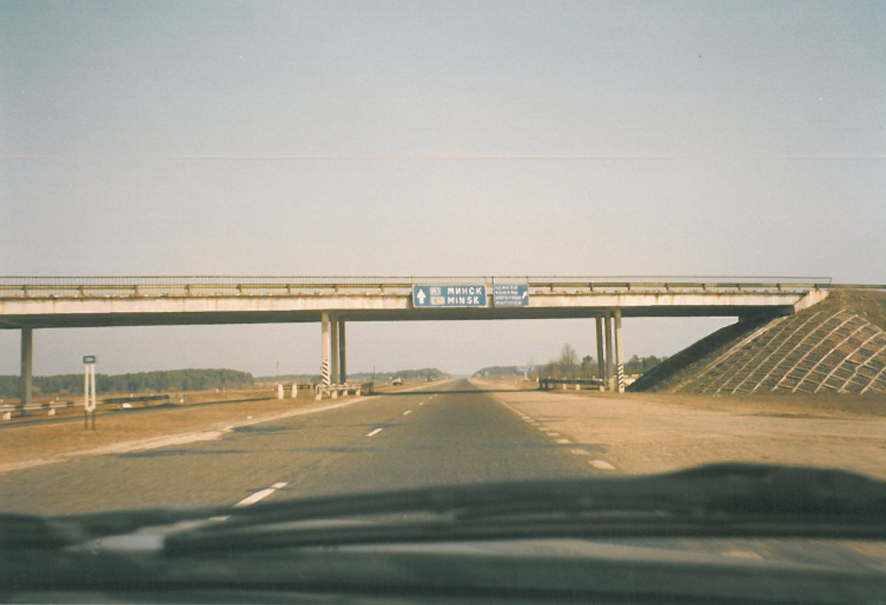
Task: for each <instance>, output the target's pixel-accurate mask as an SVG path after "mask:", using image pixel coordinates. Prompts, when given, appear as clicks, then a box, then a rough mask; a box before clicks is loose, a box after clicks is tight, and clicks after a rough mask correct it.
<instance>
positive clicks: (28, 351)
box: [19, 328, 34, 416]
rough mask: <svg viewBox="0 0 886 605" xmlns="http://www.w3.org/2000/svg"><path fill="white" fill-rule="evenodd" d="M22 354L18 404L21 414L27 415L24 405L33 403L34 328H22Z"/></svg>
mask: <svg viewBox="0 0 886 605" xmlns="http://www.w3.org/2000/svg"><path fill="white" fill-rule="evenodd" d="M21 349H22V351H21V352H22V355H21V383H20V390H19V406H20V408H21V409H20V413H21V415H22V416H26V415H28V414H29V413H30V412H28V411H27V408H26V407H25V406H30V405H31V404H32V403H33V391H34V389H33V374H34V330H33V329H32V328H22V347H21Z"/></svg>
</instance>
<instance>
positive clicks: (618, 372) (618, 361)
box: [615, 308, 625, 393]
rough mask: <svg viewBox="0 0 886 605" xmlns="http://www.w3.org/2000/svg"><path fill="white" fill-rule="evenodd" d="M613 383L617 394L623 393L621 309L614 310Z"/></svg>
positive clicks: (623, 365)
mask: <svg viewBox="0 0 886 605" xmlns="http://www.w3.org/2000/svg"><path fill="white" fill-rule="evenodd" d="M615 382H616V385H615V386H616V390H617V391H618V392H619V393H624V392H625V362H624V342H623V340H622V335H621V309H619V308H616V309H615Z"/></svg>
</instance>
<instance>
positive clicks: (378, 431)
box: [366, 429, 384, 437]
mask: <svg viewBox="0 0 886 605" xmlns="http://www.w3.org/2000/svg"><path fill="white" fill-rule="evenodd" d="M383 430H384V429H375V430H374V431H371V432H369V433H366V436H367V437H374V436H376V435H378V434H379V433H381V432H382V431H383Z"/></svg>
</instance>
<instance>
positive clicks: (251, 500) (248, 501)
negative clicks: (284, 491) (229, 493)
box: [234, 487, 277, 508]
mask: <svg viewBox="0 0 886 605" xmlns="http://www.w3.org/2000/svg"><path fill="white" fill-rule="evenodd" d="M276 491H277V490H275V489H274V488H273V487H269V488H268V489H263V490H261V491H260V492H255V493H254V494H252V495H251V496H249V497H248V498H244V499H243V500H240V501H239V502H238V503H237V504H235V505H234V508H240V507H241V506H251V505H253V504H255V503H256V502H258V501H259V500H262V499H264V498H267V497H268V496H270V495H271V494H273V493H274V492H276Z"/></svg>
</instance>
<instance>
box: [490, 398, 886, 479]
mask: <svg viewBox="0 0 886 605" xmlns="http://www.w3.org/2000/svg"><path fill="white" fill-rule="evenodd" d="M483 386H492V385H489V384H484V385H483ZM491 394H492V395H493V396H494V397H496V398H497V399H498V400H499V401H502V402H504V403H505V404H507V407H509V408H510V409H512V410H514V411H516V412H522V413H523V414H525V415H527V416H529V417H530V418H532V419H533V420H535V421H538V422H539V423H540V425H541V426H542V427H543V428H544V429H546V430H550V431H555V432H557V433H560V434H561V435H563V436H564V437H567V438H569V439H571V440H572V441H573V442H574V443H575V444H576V445H577V446H579V447H580V448H585V449H587V450H588V451H594V452H599V453H600V454H601V455H604V456H605V458H606V459H607V460H609V461H610V462H611V463H612V464H614V465H615V466H616V467H617V468H618V470H619V472H620V473H624V474H645V473H658V472H667V471H673V470H678V469H683V468H690V467H694V466H699V465H702V464H713V463H718V462H750V463H762V464H785V465H798V466H815V467H820V468H839V469H845V470H850V471H855V472H859V473H863V474H866V475H870V476H874V477H881V478H886V419H884V418H882V417H880V416H879V415H876V414H866V413H859V414H858V415H852V414H851V413H850V412H849V411H848V410H838V411H835V412H834V413H832V414H831V413H828V410H825V409H821V408H819V409H818V410H815V411H813V410H804V409H803V408H799V409H798V408H797V407H795V406H796V404H797V400H794V401H790V402H788V401H785V402H781V403H780V402H778V401H776V402H774V403H772V402H767V401H766V400H764V399H761V400H758V401H748V400H747V399H745V400H743V401H740V400H737V399H730V398H717V399H716V400H712V401H710V402H707V403H706V402H705V401H703V400H701V399H696V400H693V401H691V402H688V401H680V400H674V399H670V398H668V397H660V396H657V395H655V394H642V395H641V394H637V395H633V396H630V397H626V396H624V395H617V394H602V393H599V394H595V395H594V396H591V397H588V396H583V395H581V394H579V393H574V392H573V393H569V392H568V391H566V392H555V393H547V392H539V391H533V390H519V389H510V388H506V387H503V386H501V387H499V388H497V389H495V390H494V391H493V392H492V393H491ZM812 397H813V398H814V397H815V396H812ZM709 399H711V398H709Z"/></svg>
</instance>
